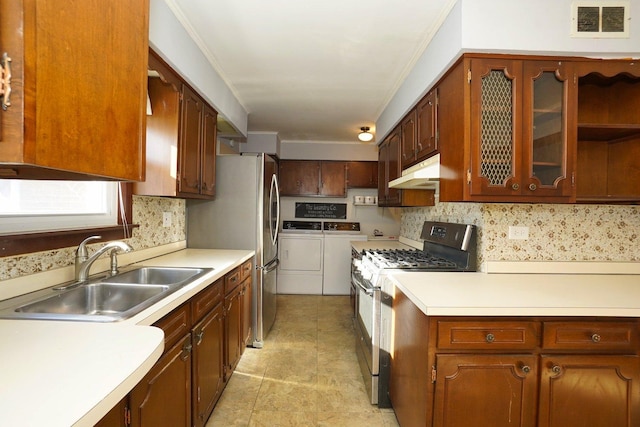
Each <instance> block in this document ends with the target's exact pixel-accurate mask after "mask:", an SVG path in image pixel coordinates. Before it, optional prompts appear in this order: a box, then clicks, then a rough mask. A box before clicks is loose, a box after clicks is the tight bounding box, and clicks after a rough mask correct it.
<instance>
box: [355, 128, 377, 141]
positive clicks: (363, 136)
mask: <svg viewBox="0 0 640 427" xmlns="http://www.w3.org/2000/svg"><path fill="white" fill-rule="evenodd" d="M360 130H361V131H362V132H360V133H359V134H358V139H359V140H360V141H362V142H369V141H371V140H372V139H373V134H372V133H371V132H369V127H368V126H363V127H361V128H360Z"/></svg>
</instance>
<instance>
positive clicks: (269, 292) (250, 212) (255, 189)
mask: <svg viewBox="0 0 640 427" xmlns="http://www.w3.org/2000/svg"><path fill="white" fill-rule="evenodd" d="M279 222H280V194H279V189H278V161H277V159H276V158H275V157H272V156H270V155H267V154H264V153H260V154H255V153H243V154H242V155H223V156H218V157H217V159H216V197H215V199H214V200H211V201H195V200H190V201H188V202H187V247H190V248H216V249H251V250H255V252H256V258H255V263H256V268H255V269H254V271H253V282H252V283H253V319H254V322H253V331H254V339H253V346H254V347H257V348H261V347H262V346H263V341H264V338H265V337H266V336H267V334H268V333H269V330H270V329H271V327H272V326H273V322H274V321H275V318H276V282H277V269H276V267H277V266H278V224H279Z"/></svg>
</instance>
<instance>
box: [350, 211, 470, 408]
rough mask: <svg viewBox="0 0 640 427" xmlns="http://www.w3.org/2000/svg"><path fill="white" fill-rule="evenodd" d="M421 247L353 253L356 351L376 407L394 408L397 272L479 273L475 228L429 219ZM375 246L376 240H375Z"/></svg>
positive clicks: (425, 226) (372, 401)
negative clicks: (392, 378)
mask: <svg viewBox="0 0 640 427" xmlns="http://www.w3.org/2000/svg"><path fill="white" fill-rule="evenodd" d="M420 238H421V239H422V240H423V241H424V243H423V248H422V249H414V248H409V247H407V248H403V249H376V248H375V247H373V246H372V248H371V249H365V250H363V251H361V252H357V251H353V253H352V265H351V287H352V290H351V292H352V295H353V296H354V299H355V307H354V325H355V330H356V353H357V355H358V361H359V363H360V369H361V371H362V375H363V378H364V381H365V384H366V386H367V391H368V393H369V396H370V398H371V403H372V404H377V405H378V406H379V407H381V408H387V407H390V406H391V402H390V401H389V375H390V368H391V354H390V351H391V346H392V341H393V336H392V330H391V327H392V310H391V309H392V295H393V284H392V283H391V282H390V280H389V279H388V274H389V273H392V272H394V271H395V272H398V271H404V272H424V271H455V272H465V271H476V263H477V259H476V258H477V249H476V247H477V243H476V227H475V226H473V225H466V224H456V223H445V222H433V221H426V222H425V223H424V225H423V227H422V234H421V235H420ZM371 243H373V242H371Z"/></svg>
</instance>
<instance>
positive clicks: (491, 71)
mask: <svg viewBox="0 0 640 427" xmlns="http://www.w3.org/2000/svg"><path fill="white" fill-rule="evenodd" d="M521 93H522V63H521V62H519V61H510V60H504V59H497V60H494V59H474V60H472V61H471V188H470V192H471V195H472V196H473V195H507V196H513V195H519V194H520V188H521V186H522V182H520V179H519V177H520V176H521V173H520V167H521V164H520V162H521V159H522V153H521V143H520V141H521V138H522V128H521V126H522V121H521V120H520V117H521V107H520V105H521V104H520V102H519V96H520V94H521Z"/></svg>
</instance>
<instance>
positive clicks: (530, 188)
mask: <svg viewBox="0 0 640 427" xmlns="http://www.w3.org/2000/svg"><path fill="white" fill-rule="evenodd" d="M536 188H538V187H537V186H536V185H535V184H534V183H533V182H532V183H531V184H529V190H531V191H536Z"/></svg>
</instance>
